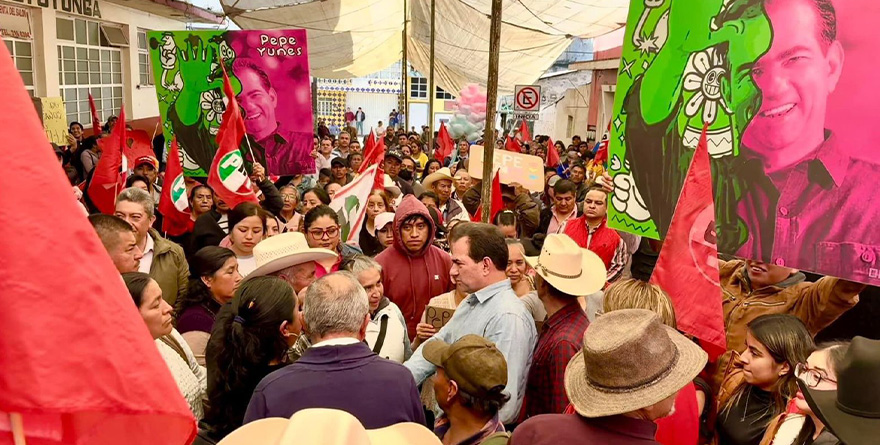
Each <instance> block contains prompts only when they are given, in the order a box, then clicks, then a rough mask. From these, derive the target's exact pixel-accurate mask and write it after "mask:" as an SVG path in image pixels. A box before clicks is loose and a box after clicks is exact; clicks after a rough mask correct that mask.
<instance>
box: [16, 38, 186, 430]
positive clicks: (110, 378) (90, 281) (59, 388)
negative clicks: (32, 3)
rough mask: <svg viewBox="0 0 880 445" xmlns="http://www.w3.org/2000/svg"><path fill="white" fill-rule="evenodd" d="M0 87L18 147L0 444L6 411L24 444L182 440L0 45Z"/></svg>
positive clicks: (176, 394) (170, 387)
mask: <svg viewBox="0 0 880 445" xmlns="http://www.w3.org/2000/svg"><path fill="white" fill-rule="evenodd" d="M0 85H3V101H4V103H3V104H4V106H3V107H2V108H0V125H2V128H3V132H4V133H3V136H4V138H8V139H7V140H10V141H16V142H17V143H18V144H21V146H24V147H30V149H28V150H0V165H3V174H2V175H0V190H2V191H3V192H2V193H0V225H2V226H3V228H4V230H7V231H8V233H14V234H15V236H5V237H4V238H3V249H0V274H2V276H3V279H2V280H0V306H2V307H3V310H2V311H0V326H3V335H2V336H0V369H2V370H3V372H0V394H2V396H0V412H2V414H0V415H2V420H0V443H4V444H6V443H9V444H11V443H12V438H13V435H12V434H10V430H11V429H13V428H15V426H12V425H10V423H9V422H8V420H9V418H10V413H18V414H20V415H21V417H20V419H21V420H22V422H21V424H20V425H21V426H23V428H22V429H18V433H19V434H20V436H24V439H25V440H26V441H27V443H28V444H87V443H88V444H113V443H124V444H129V445H147V444H160V443H161V444H169V445H183V444H189V443H190V442H192V439H193V438H194V437H195V434H196V420H195V418H194V417H193V415H192V413H191V412H190V410H189V406H188V405H187V403H186V401H185V400H184V399H183V397H182V396H181V395H180V391H179V390H178V389H177V384H175V383H174V378H173V377H172V376H171V372H170V371H169V370H168V366H167V365H166V364H165V361H164V360H163V359H162V357H161V356H160V355H159V352H158V350H157V349H156V344H155V342H154V341H153V338H152V336H151V335H150V333H149V331H148V329H147V327H146V325H145V324H144V321H143V319H142V318H141V316H140V314H139V312H138V309H137V307H136V306H135V304H134V302H133V301H132V299H131V297H130V296H129V295H128V291H127V290H126V288H125V285H124V284H123V282H122V279H121V278H120V277H119V272H117V271H116V268H115V267H114V266H113V262H112V261H111V260H110V257H109V255H108V254H107V253H106V251H105V250H104V247H103V246H102V245H101V241H100V240H99V239H98V237H97V235H96V234H95V230H94V229H93V228H92V227H91V225H90V224H89V222H88V221H87V220H86V218H85V217H84V216H83V213H82V208H80V207H79V204H77V203H76V201H75V199H74V198H73V196H71V195H72V193H71V188H70V183H69V182H68V181H67V178H66V177H65V176H64V173H63V172H62V170H61V168H60V166H59V165H58V161H57V160H56V158H55V156H54V155H53V154H52V151H51V150H49V149H48V148H49V141H48V140H47V139H46V133H45V131H43V127H42V125H41V124H40V121H39V119H38V118H37V115H36V113H34V111H32V110H33V106H32V104H31V100H30V97H28V95H27V93H26V92H25V89H24V84H23V83H22V80H21V76H19V74H18V71H17V70H16V69H15V67H14V66H13V65H12V58H11V57H10V55H9V52H8V51H7V49H6V46H5V45H0ZM29 110H30V111H29ZM118 127H119V128H123V129H124V128H125V125H124V124H123V123H122V122H120V123H119V125H118ZM35 190H39V193H34V191H35ZM41 215H52V217H51V218H45V217H42V216H41ZM59 333H63V335H62V336H61V337H59ZM62 337H63V338H62ZM16 418H18V416H16ZM21 443H24V442H21Z"/></svg>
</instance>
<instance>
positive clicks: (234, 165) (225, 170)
mask: <svg viewBox="0 0 880 445" xmlns="http://www.w3.org/2000/svg"><path fill="white" fill-rule="evenodd" d="M218 169H219V171H218V172H217V173H219V175H220V182H222V183H223V186H224V187H226V188H227V189H229V190H230V191H232V192H235V193H240V192H245V193H246V192H247V191H248V190H249V189H250V188H251V184H250V179H248V177H247V174H246V173H245V171H244V159H242V157H241V152H239V151H238V150H235V151H233V152H230V153H228V154H227V155H225V156H223V158H221V159H220V165H219V167H218ZM243 186H246V188H245V189H244V190H241V189H242V187H243Z"/></svg>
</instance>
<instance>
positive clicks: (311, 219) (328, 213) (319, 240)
mask: <svg viewBox="0 0 880 445" xmlns="http://www.w3.org/2000/svg"><path fill="white" fill-rule="evenodd" d="M303 229H304V231H305V233H306V240H307V241H308V243H309V247H312V248H322V249H329V250H332V251H334V252H336V253H337V256H336V258H334V259H330V260H324V261H315V265H316V266H317V267H316V269H315V276H316V277H317V278H321V277H323V276H324V275H327V274H328V273H331V272H336V271H338V270H339V264H340V263H341V262H342V260H343V259H345V258H349V257H351V256H353V255H355V254H359V253H363V252H361V250H360V249H358V248H357V247H354V246H350V245H348V244H345V243H343V242H341V239H340V233H341V231H340V227H339V216H338V215H337V214H336V211H335V210H333V209H331V208H330V206H326V205H323V204H322V205H319V206H317V207H315V208H313V209H312V210H309V213H306V217H305V219H304V221H303Z"/></svg>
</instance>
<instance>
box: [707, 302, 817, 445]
mask: <svg viewBox="0 0 880 445" xmlns="http://www.w3.org/2000/svg"><path fill="white" fill-rule="evenodd" d="M813 349H814V345H813V338H812V336H810V333H809V332H808V331H807V328H806V326H804V323H803V322H802V321H801V320H800V319H798V318H797V317H795V316H793V315H788V314H772V315H762V316H760V317H758V318H756V319H754V320H752V322H750V323H749V324H748V332H747V333H746V349H745V351H743V352H742V353H741V354H740V355H739V357H737V359H736V360H734V361H732V362H731V364H730V365H729V369H728V372H727V375H726V376H725V378H724V382H723V383H722V384H721V391H720V392H719V394H718V405H717V407H718V418H717V420H716V423H715V426H716V435H717V439H718V441H717V443H719V444H720V445H758V444H760V443H761V438H762V437H764V433H765V431H766V430H767V427H768V426H769V424H770V421H771V420H772V419H774V418H775V417H777V416H778V415H780V414H782V413H784V412H786V411H787V407H788V404H789V402H790V401H791V399H793V398H794V397H795V394H797V392H798V387H797V379H796V377H795V366H796V365H797V364H798V363H804V362H806V361H807V357H809V355H810V353H811V352H813Z"/></svg>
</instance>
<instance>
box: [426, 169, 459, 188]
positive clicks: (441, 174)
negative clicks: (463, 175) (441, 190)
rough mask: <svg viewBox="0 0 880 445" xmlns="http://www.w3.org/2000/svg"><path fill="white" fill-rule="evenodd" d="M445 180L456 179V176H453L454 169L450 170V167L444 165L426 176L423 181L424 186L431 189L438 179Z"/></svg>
mask: <svg viewBox="0 0 880 445" xmlns="http://www.w3.org/2000/svg"><path fill="white" fill-rule="evenodd" d="M443 180H449V181H453V180H454V178H453V177H452V170H450V169H449V167H443V168H441V169H439V170H437V171H435V172H434V173H431V174H430V175H428V177H427V178H425V180H424V181H422V186H423V187H425V188H426V189H430V188H431V185H432V184H434V183H435V182H437V181H443Z"/></svg>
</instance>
